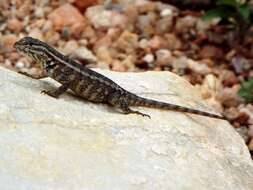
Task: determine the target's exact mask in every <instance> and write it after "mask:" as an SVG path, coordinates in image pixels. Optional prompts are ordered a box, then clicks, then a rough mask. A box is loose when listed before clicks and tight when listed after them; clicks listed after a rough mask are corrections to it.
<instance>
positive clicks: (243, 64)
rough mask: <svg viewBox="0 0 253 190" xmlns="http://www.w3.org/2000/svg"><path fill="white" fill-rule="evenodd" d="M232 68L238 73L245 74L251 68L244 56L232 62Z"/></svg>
mask: <svg viewBox="0 0 253 190" xmlns="http://www.w3.org/2000/svg"><path fill="white" fill-rule="evenodd" d="M231 63H232V66H233V67H234V69H235V71H236V73H239V74H240V73H243V72H244V71H248V70H249V69H250V67H251V64H250V61H249V60H248V59H246V58H245V57H242V56H236V57H234V58H233V59H232V60H231Z"/></svg>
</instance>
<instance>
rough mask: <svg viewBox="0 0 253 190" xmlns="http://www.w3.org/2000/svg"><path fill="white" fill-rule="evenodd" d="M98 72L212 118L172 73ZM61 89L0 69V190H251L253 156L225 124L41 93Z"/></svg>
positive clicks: (47, 81) (46, 81)
mask: <svg viewBox="0 0 253 190" xmlns="http://www.w3.org/2000/svg"><path fill="white" fill-rule="evenodd" d="M96 71H98V72H100V73H102V74H104V75H106V76H108V77H109V78H111V79H112V80H113V81H116V82H117V83H118V84H120V85H121V86H122V87H123V88H125V89H127V90H130V91H131V92H133V93H137V94H139V95H141V96H145V97H149V98H153V99H157V100H161V101H165V102H171V103H174V104H179V105H183V106H188V107H191V108H195V109H201V110H205V111H209V112H212V111H211V109H210V107H209V106H208V105H207V104H206V103H205V102H204V101H203V100H202V99H201V98H200V96H199V93H198V92H197V91H195V89H194V88H193V87H192V86H191V85H190V84H189V83H188V82H186V81H185V80H183V79H182V78H180V77H178V76H177V75H175V74H172V73H169V72H145V73H115V72H110V71H102V70H96ZM56 86H59V84H56V83H55V82H53V80H51V79H43V80H33V79H30V78H28V77H25V76H22V75H19V74H17V73H15V72H13V71H9V70H6V69H3V68H2V69H0V87H1V93H0V102H1V103H0V163H1V164H0V187H1V190H17V189H18V190H27V189H29V190H52V189H54V190H57V189H60V190H69V189H73V190H104V189H110V190H118V189H121V190H134V189H146V190H156V189H159V190H168V189H173V190H182V189H201V190H213V189H215V190H225V189H226V190H228V189H229V190H234V189H236V190H252V189H253V180H252V179H253V163H252V160H251V158H250V155H249V152H248V149H247V147H246V146H245V144H244V142H243V140H242V138H241V137H240V136H239V135H238V134H237V133H236V132H235V130H234V129H233V127H232V126H231V125H230V124H229V123H228V122H226V121H222V120H218V119H212V118H207V117H203V116H197V115H191V114H185V113H179V112H175V111H162V110H158V109H149V108H133V109H135V110H139V111H141V112H144V113H146V114H149V115H150V116H151V119H149V118H147V117H142V116H139V115H133V114H131V115H125V114H122V113H120V111H117V110H116V109H114V108H111V107H109V106H107V105H97V104H94V103H90V102H87V101H85V100H83V99H80V98H77V97H76V96H73V95H72V94H70V93H65V94H63V95H62V96H61V97H60V98H59V99H54V98H52V97H49V96H46V95H43V94H41V93H40V91H41V90H44V89H47V90H48V89H53V88H55V87H56Z"/></svg>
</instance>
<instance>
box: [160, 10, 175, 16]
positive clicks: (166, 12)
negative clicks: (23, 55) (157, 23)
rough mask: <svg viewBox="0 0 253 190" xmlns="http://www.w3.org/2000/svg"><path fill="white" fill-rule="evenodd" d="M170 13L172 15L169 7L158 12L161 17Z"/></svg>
mask: <svg viewBox="0 0 253 190" xmlns="http://www.w3.org/2000/svg"><path fill="white" fill-rule="evenodd" d="M172 15H173V11H172V10H171V9H163V10H162V11H161V12H160V16H161V17H166V16H172Z"/></svg>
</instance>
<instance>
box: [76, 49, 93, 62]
mask: <svg viewBox="0 0 253 190" xmlns="http://www.w3.org/2000/svg"><path fill="white" fill-rule="evenodd" d="M71 56H72V57H73V58H77V59H81V60H86V59H89V60H91V61H97V58H96V57H95V55H94V54H93V53H92V52H91V51H90V50H89V49H87V48H86V47H84V46H82V47H79V48H77V49H75V50H74V52H73V53H72V54H71Z"/></svg>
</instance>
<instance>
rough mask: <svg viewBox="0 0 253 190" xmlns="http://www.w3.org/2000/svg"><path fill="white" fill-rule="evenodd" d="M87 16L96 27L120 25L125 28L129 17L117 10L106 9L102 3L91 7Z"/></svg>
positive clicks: (106, 27) (87, 11)
mask: <svg viewBox="0 0 253 190" xmlns="http://www.w3.org/2000/svg"><path fill="white" fill-rule="evenodd" d="M85 16H86V17H87V18H88V20H89V21H90V22H91V24H92V25H93V26H94V27H95V28H96V29H101V30H103V29H104V30H105V29H109V28H112V27H119V28H122V29H124V28H125V26H126V24H127V18H126V17H125V16H124V15H123V14H120V13H118V12H116V11H111V10H104V7H103V6H101V5H97V6H92V7H89V8H88V9H87V10H86V13H85Z"/></svg>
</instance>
